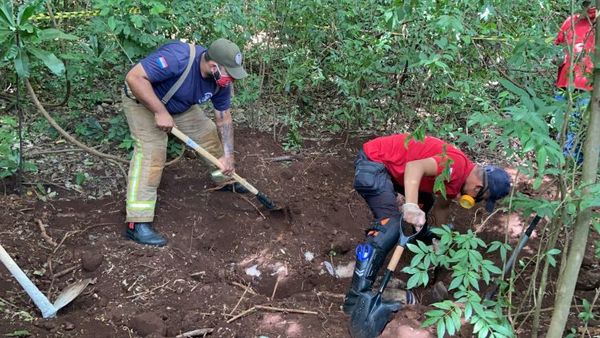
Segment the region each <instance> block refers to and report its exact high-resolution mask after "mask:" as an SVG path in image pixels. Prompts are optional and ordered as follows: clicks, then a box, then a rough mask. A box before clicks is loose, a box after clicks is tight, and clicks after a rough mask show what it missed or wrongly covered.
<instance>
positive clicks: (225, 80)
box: [213, 65, 233, 88]
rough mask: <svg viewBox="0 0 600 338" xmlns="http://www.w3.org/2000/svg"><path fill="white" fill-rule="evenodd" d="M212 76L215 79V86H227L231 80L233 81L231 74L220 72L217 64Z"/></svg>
mask: <svg viewBox="0 0 600 338" xmlns="http://www.w3.org/2000/svg"><path fill="white" fill-rule="evenodd" d="M213 78H214V79H215V82H216V83H217V86H219V87H221V88H224V87H227V86H229V85H230V84H231V82H233V78H232V77H231V76H229V75H223V74H222V73H221V69H220V68H219V66H218V65H217V68H216V70H215V71H214V72H213Z"/></svg>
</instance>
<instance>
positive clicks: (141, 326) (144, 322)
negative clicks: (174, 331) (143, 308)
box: [129, 312, 167, 337]
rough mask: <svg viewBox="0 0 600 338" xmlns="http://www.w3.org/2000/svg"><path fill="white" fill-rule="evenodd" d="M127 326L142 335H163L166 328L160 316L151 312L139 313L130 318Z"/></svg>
mask: <svg viewBox="0 0 600 338" xmlns="http://www.w3.org/2000/svg"><path fill="white" fill-rule="evenodd" d="M129 326H130V327H131V328H132V329H133V330H134V331H135V332H137V333H138V334H140V335H141V336H143V337H146V336H149V335H152V334H154V335H156V334H159V335H163V336H164V335H165V333H166V331H167V328H166V326H165V323H164V322H163V320H162V318H161V317H160V316H159V315H157V314H156V313H153V312H146V313H142V314H139V315H137V316H135V317H133V318H132V319H131V321H130V322H129Z"/></svg>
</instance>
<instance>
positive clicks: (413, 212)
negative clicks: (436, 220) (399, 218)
mask: <svg viewBox="0 0 600 338" xmlns="http://www.w3.org/2000/svg"><path fill="white" fill-rule="evenodd" d="M402 213H403V214H404V220H405V221H406V222H408V223H410V224H413V225H414V226H415V228H416V230H417V232H419V230H421V228H422V227H423V225H424V224H425V212H423V210H421V208H419V206H418V205H417V204H415V203H404V205H403V206H402Z"/></svg>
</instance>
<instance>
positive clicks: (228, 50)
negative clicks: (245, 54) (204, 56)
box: [207, 38, 248, 80]
mask: <svg viewBox="0 0 600 338" xmlns="http://www.w3.org/2000/svg"><path fill="white" fill-rule="evenodd" d="M207 53H208V58H209V59H211V60H213V61H215V62H216V63H218V64H219V65H221V66H225V67H226V68H227V73H229V75H231V76H232V77H233V78H234V79H236V80H239V79H243V78H245V77H246V76H248V73H246V71H245V70H244V67H243V66H242V61H243V60H242V52H240V48H239V47H238V46H237V45H236V44H235V43H233V42H231V41H229V40H227V39H223V38H221V39H217V40H215V41H214V42H213V43H211V44H210V47H208V51H207Z"/></svg>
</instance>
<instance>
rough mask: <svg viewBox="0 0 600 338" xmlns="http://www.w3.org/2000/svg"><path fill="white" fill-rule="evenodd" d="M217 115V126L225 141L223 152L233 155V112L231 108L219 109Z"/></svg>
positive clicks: (226, 154)
mask: <svg viewBox="0 0 600 338" xmlns="http://www.w3.org/2000/svg"><path fill="white" fill-rule="evenodd" d="M217 116H218V118H217V127H218V128H219V133H220V134H221V141H222V142H223V152H224V154H225V156H233V154H234V152H233V120H232V118H231V112H230V111H229V110H226V111H218V112H217Z"/></svg>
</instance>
